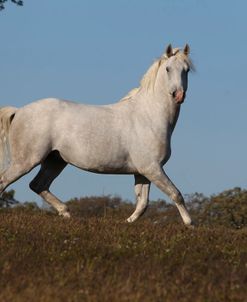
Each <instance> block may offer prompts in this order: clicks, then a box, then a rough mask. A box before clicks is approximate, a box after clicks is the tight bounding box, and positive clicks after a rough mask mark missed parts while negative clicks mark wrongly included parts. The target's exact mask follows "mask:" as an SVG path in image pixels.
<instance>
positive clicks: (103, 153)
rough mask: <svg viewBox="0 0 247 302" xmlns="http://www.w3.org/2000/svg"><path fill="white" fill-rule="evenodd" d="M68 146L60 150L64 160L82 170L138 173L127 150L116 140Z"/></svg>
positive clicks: (106, 172)
mask: <svg viewBox="0 0 247 302" xmlns="http://www.w3.org/2000/svg"><path fill="white" fill-rule="evenodd" d="M66 145H67V146H66ZM66 145H65V144H64V145H63V147H62V148H58V149H59V152H60V154H61V156H62V158H63V159H64V160H65V161H66V162H68V163H70V164H72V165H74V166H76V167H78V168H80V169H82V170H86V171H90V172H95V173H105V174H130V173H135V172H136V169H135V167H134V165H133V163H132V161H131V159H130V157H129V155H128V152H127V150H125V148H123V147H121V146H120V145H119V144H116V141H115V140H113V141H112V140H108V142H99V141H91V142H90V143H89V142H85V141H84V142H80V143H78V142H76V143H75V141H74V142H73V143H72V142H71V143H68V144H66Z"/></svg>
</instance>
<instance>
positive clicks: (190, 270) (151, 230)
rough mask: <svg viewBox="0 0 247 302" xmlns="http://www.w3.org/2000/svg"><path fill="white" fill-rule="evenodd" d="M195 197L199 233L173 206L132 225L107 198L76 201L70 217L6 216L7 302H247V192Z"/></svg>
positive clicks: (2, 219) (16, 211)
mask: <svg viewBox="0 0 247 302" xmlns="http://www.w3.org/2000/svg"><path fill="white" fill-rule="evenodd" d="M187 199H188V200H189V203H188V204H189V208H190V211H191V213H192V216H193V218H194V220H196V222H197V224H198V227H196V228H195V229H187V228H185V227H184V226H183V225H182V222H181V220H180V217H179V215H178V213H177V211H176V209H175V208H174V207H173V206H172V205H170V204H167V203H166V202H165V201H157V202H151V205H150V207H149V209H148V210H147V213H146V214H145V215H144V216H143V217H142V218H141V219H140V220H139V221H138V222H136V223H134V224H131V225H130V224H127V223H126V222H125V219H126V218H127V217H128V215H129V214H131V211H132V210H133V205H131V204H129V203H127V202H123V201H122V200H121V199H120V198H111V197H105V196H102V197H88V198H81V199H78V200H71V201H69V202H68V205H69V207H70V210H71V212H72V215H73V217H72V219H70V220H65V219H62V218H61V217H58V216H57V215H55V214H54V213H52V212H47V211H42V210H40V209H38V208H36V207H35V206H34V205H33V204H31V205H28V204H26V205H23V206H18V207H15V208H10V209H1V210H0V289H1V290H0V301H11V302H12V301H15V302H19V301H20V302H22V301H42V302H46V301H66V302H68V301H90V302H93V301H101V302H104V301H118V302H121V301H142V302H145V301H166V302H170V301H172V302H174V301H179V302H180V301H181V302H183V301H195V302H197V301H198V302H202V301H203V302H205V301H212V302H217V301H220V302H222V301H241V302H242V301H247V288H246V283H247V220H246V217H247V192H246V191H245V190H241V189H239V188H235V189H233V190H228V191H225V192H223V193H221V194H219V195H217V196H211V197H209V198H208V197H205V196H203V195H201V194H194V195H193V196H189V197H188V198H187Z"/></svg>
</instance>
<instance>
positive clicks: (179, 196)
mask: <svg viewBox="0 0 247 302" xmlns="http://www.w3.org/2000/svg"><path fill="white" fill-rule="evenodd" d="M171 198H172V200H173V201H175V202H176V203H177V204H179V205H184V198H183V196H182V194H181V193H180V192H176V193H174V194H172V196H171Z"/></svg>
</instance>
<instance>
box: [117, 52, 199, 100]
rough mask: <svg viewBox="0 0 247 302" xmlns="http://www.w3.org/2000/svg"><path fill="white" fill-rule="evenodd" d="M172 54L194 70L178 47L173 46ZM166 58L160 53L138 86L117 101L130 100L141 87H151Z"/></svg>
mask: <svg viewBox="0 0 247 302" xmlns="http://www.w3.org/2000/svg"><path fill="white" fill-rule="evenodd" d="M172 55H173V56H177V57H179V58H181V59H183V60H184V61H186V63H187V64H188V66H189V67H190V68H191V69H192V70H195V68H194V65H193V63H192V61H191V59H190V58H189V57H188V56H187V55H185V54H184V53H183V52H182V51H181V50H180V48H173V50H172ZM167 60H168V57H167V56H166V54H165V53H164V54H162V55H161V57H159V58H158V59H157V60H155V61H154V63H153V64H152V65H151V66H150V67H149V69H148V70H147V72H146V73H145V74H144V76H143V77H142V79H141V81H140V86H139V87H137V88H134V89H132V90H130V91H129V92H128V93H127V95H126V96H124V97H123V98H122V99H121V100H120V101H119V102H123V101H127V100H130V99H131V98H133V97H134V96H135V95H136V94H137V93H138V92H139V91H140V89H143V88H144V89H145V90H149V89H150V88H152V89H153V87H154V84H155V81H156V78H157V74H158V71H159V69H160V67H161V66H162V65H163V63H164V62H165V61H167Z"/></svg>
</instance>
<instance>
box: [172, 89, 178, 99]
mask: <svg viewBox="0 0 247 302" xmlns="http://www.w3.org/2000/svg"><path fill="white" fill-rule="evenodd" d="M176 92H177V91H176V90H175V91H173V93H172V96H173V97H174V98H175V97H176Z"/></svg>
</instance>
